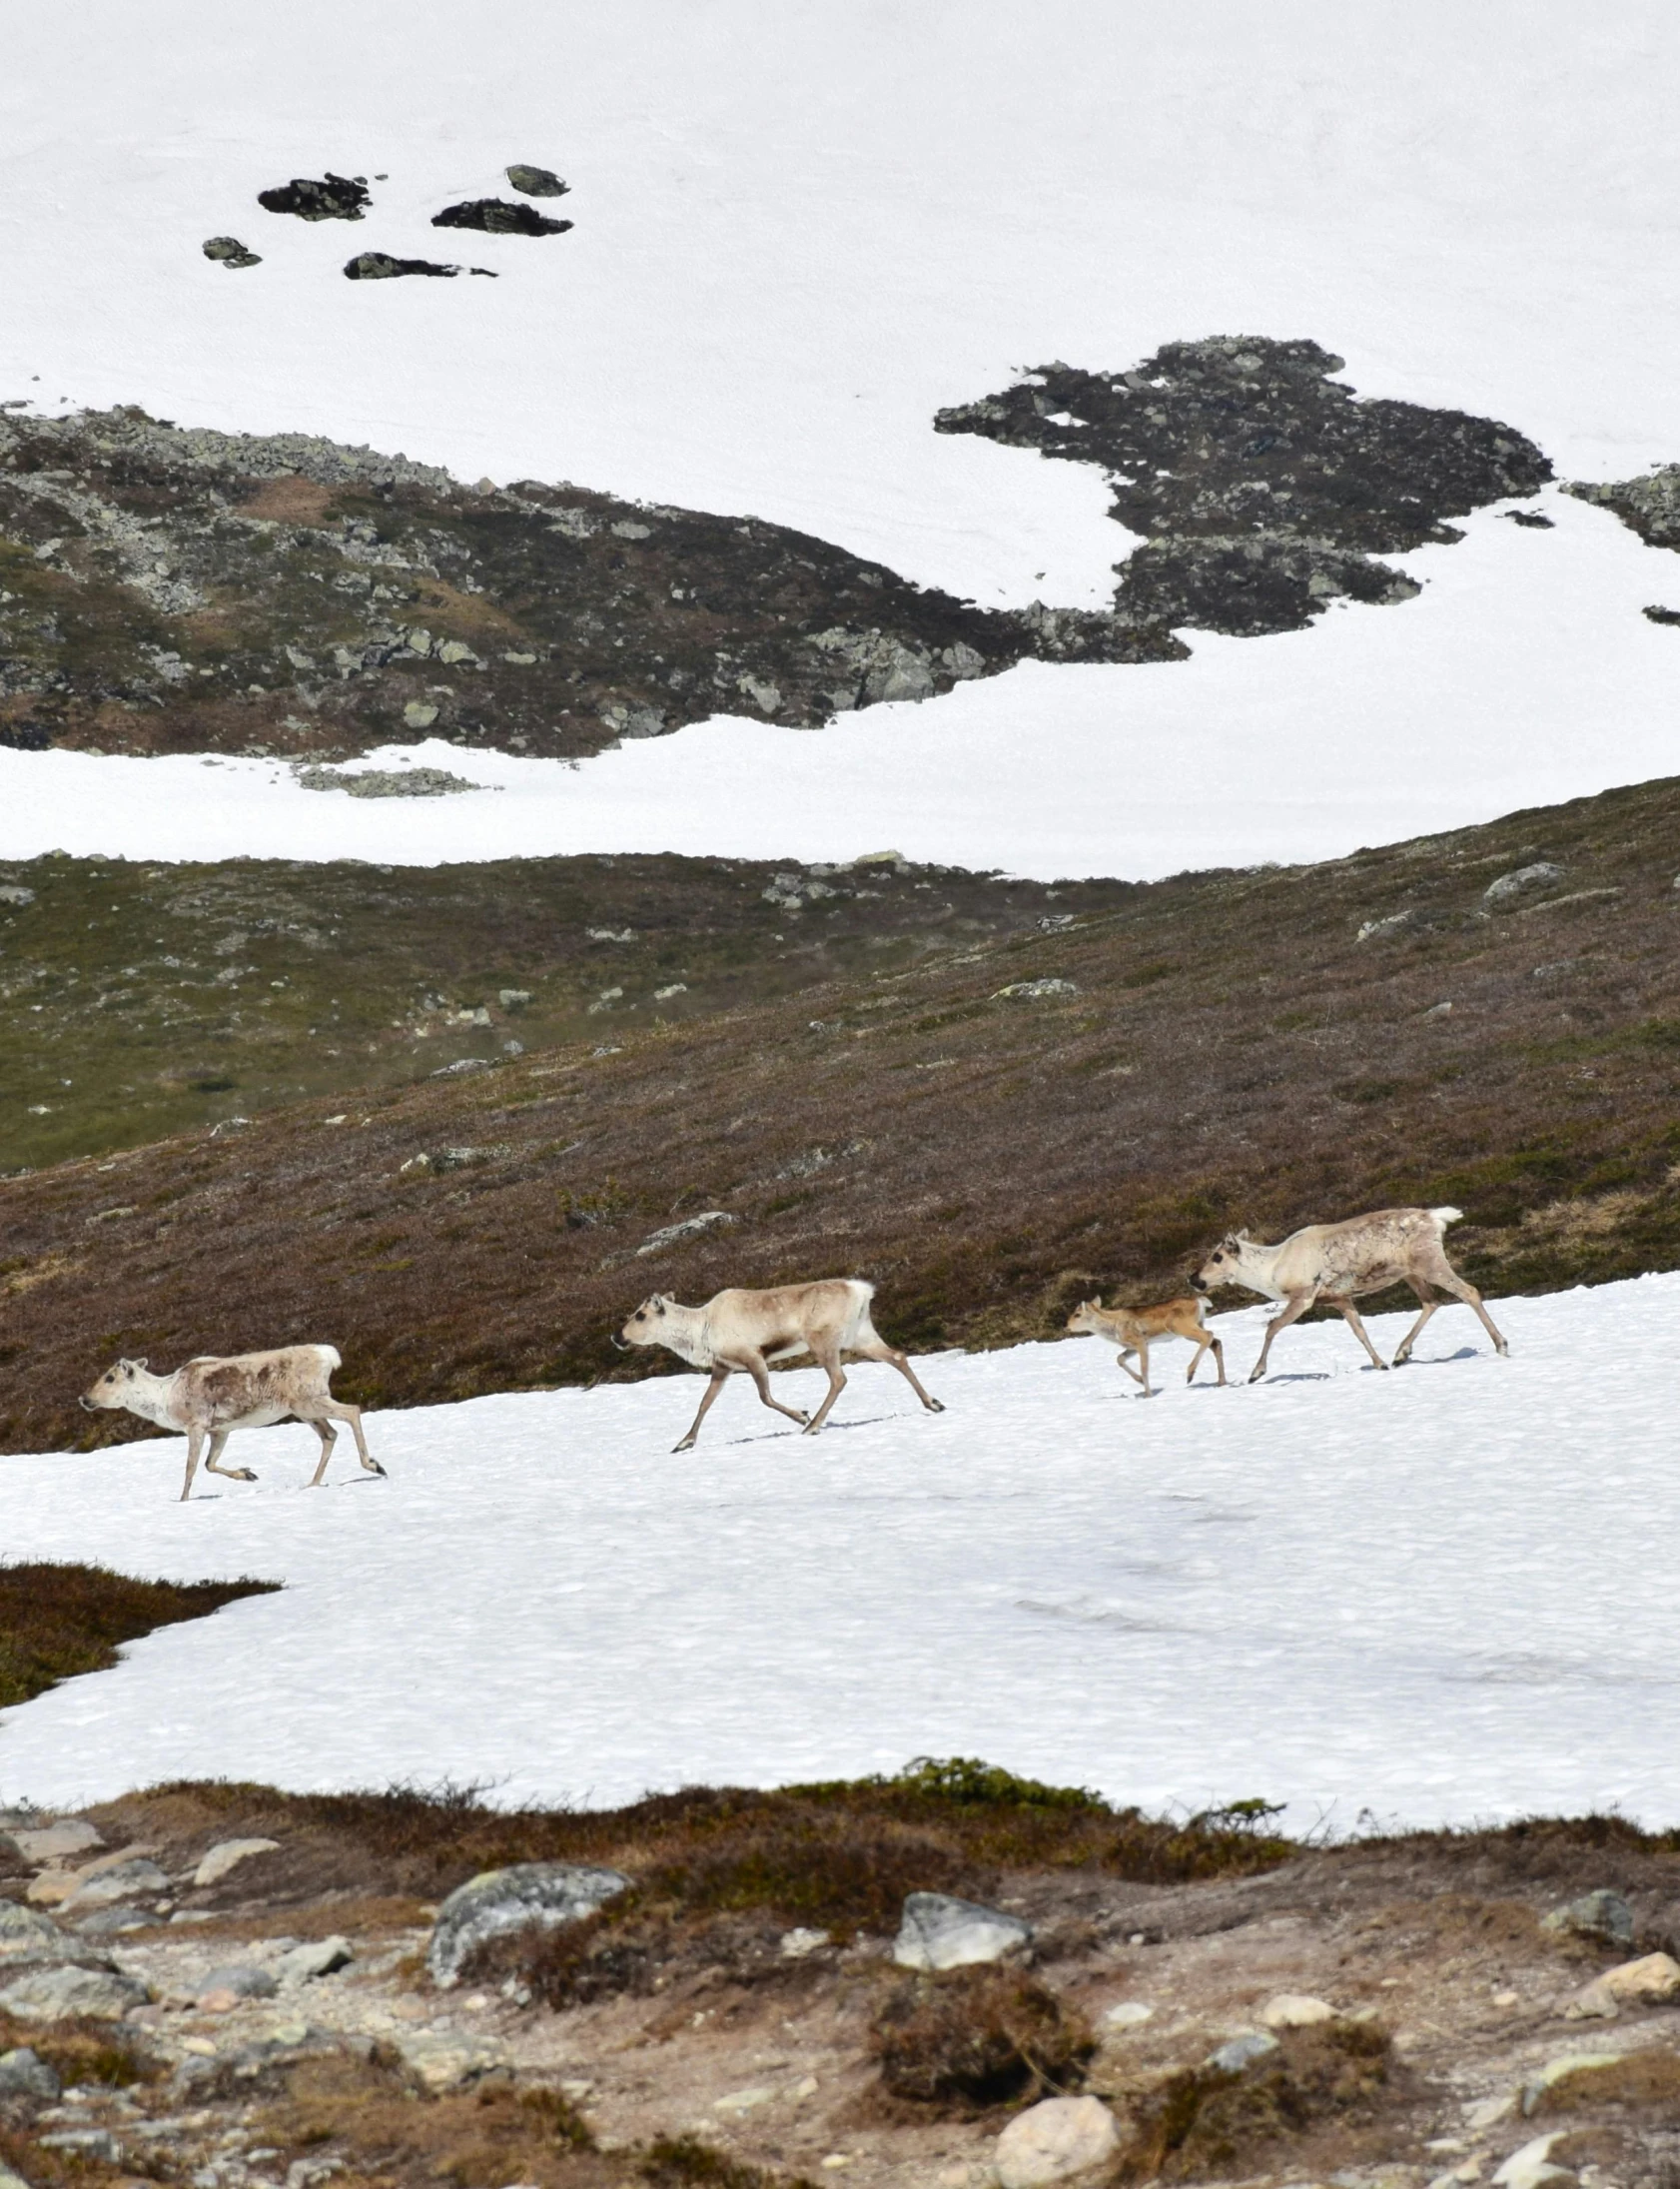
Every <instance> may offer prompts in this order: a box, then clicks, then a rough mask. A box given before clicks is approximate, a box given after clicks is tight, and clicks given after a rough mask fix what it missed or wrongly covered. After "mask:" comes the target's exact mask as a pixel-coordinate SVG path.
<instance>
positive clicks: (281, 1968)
mask: <svg viewBox="0 0 1680 2189" xmlns="http://www.w3.org/2000/svg"><path fill="white" fill-rule="evenodd" d="M355 1958H356V1955H355V1953H354V1951H353V1950H352V1948H351V1943H350V1940H349V1939H348V1938H344V1937H340V1936H339V1935H338V1934H337V1933H335V1934H334V1935H333V1936H332V1937H331V1938H314V1939H311V1940H310V1941H309V1943H308V1944H306V1945H301V1946H294V1947H293V1948H292V1950H291V1952H290V1953H283V1954H282V1955H281V1956H280V1958H279V1960H278V1961H276V1962H275V1964H274V1973H275V1975H276V1976H278V1977H279V1979H280V1981H281V1982H282V1983H283V1984H305V1983H312V1982H313V1981H314V1980H315V1979H316V1978H317V1977H318V1976H331V1975H332V1974H333V1973H334V1971H335V1970H336V1969H341V1968H348V1967H349V1966H350V1964H351V1962H352V1961H353V1960H355Z"/></svg>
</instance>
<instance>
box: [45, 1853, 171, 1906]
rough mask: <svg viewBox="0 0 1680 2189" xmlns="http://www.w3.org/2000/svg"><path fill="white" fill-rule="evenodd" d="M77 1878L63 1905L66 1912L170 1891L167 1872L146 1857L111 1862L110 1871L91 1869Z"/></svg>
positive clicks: (102, 1867) (103, 1868) (106, 1869)
mask: <svg viewBox="0 0 1680 2189" xmlns="http://www.w3.org/2000/svg"><path fill="white" fill-rule="evenodd" d="M77 1874H78V1877H79V1879H80V1882H79V1883H78V1884H77V1886H76V1889H75V1891H74V1892H73V1893H71V1894H70V1895H69V1897H68V1898H67V1899H66V1900H65V1901H64V1903H63V1905H64V1907H65V1909H66V1911H67V1912H68V1911H69V1910H70V1909H72V1908H85V1907H96V1906H104V1905H109V1904H112V1903H114V1902H116V1901H118V1900H126V1899H128V1898H129V1897H130V1895H131V1894H133V1893H137V1892H167V1891H168V1890H169V1875H168V1872H167V1871H165V1870H161V1869H160V1868H159V1867H158V1865H157V1863H156V1862H153V1861H150V1860H148V1859H147V1857H146V1856H145V1855H136V1856H133V1857H132V1858H131V1859H130V1860H128V1861H126V1862H113V1863H111V1864H110V1866H109V1867H105V1866H98V1867H94V1866H92V1865H90V1867H89V1868H88V1869H84V1870H81V1871H79V1872H78V1873H77Z"/></svg>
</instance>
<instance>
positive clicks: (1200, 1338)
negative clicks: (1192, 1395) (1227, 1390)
mask: <svg viewBox="0 0 1680 2189" xmlns="http://www.w3.org/2000/svg"><path fill="white" fill-rule="evenodd" d="M1191 1344H1192V1345H1193V1346H1195V1348H1196V1351H1195V1352H1194V1353H1193V1354H1192V1355H1191V1357H1190V1367H1189V1368H1188V1369H1187V1370H1186V1371H1185V1382H1186V1383H1187V1384H1193V1383H1195V1381H1196V1372H1197V1370H1198V1369H1199V1368H1200V1367H1201V1366H1202V1361H1203V1356H1204V1355H1205V1354H1206V1353H1207V1351H1208V1349H1209V1347H1210V1346H1212V1347H1213V1348H1214V1358H1215V1360H1216V1361H1219V1360H1220V1354H1219V1340H1218V1339H1217V1338H1210V1337H1209V1335H1208V1333H1207V1332H1206V1331H1205V1330H1204V1331H1200V1332H1198V1333H1197V1335H1196V1336H1195V1337H1193V1338H1192V1339H1191ZM1220 1382H1221V1383H1222V1384H1223V1383H1224V1382H1225V1363H1224V1362H1223V1361H1220Z"/></svg>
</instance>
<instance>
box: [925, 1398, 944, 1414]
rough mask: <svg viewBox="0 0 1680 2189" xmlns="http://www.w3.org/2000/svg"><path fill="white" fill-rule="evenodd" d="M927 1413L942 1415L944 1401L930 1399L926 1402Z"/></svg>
mask: <svg viewBox="0 0 1680 2189" xmlns="http://www.w3.org/2000/svg"><path fill="white" fill-rule="evenodd" d="M928 1412H929V1413H930V1414H943V1413H944V1412H945V1401H944V1400H943V1399H930V1400H929V1401H928Z"/></svg>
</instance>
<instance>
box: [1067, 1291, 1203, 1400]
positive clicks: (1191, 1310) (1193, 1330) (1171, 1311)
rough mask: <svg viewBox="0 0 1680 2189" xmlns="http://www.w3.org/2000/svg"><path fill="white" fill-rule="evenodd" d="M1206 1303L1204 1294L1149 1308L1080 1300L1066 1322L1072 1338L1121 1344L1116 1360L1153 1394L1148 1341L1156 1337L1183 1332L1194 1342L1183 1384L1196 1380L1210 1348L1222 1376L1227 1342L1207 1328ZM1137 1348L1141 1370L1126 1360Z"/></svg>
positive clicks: (1170, 1335) (1149, 1393)
mask: <svg viewBox="0 0 1680 2189" xmlns="http://www.w3.org/2000/svg"><path fill="white" fill-rule="evenodd" d="M1207 1317H1208V1303H1207V1301H1206V1300H1195V1299H1189V1298H1187V1299H1183V1300H1164V1301H1163V1302H1162V1303H1161V1305H1160V1306H1159V1307H1153V1308H1120V1307H1115V1308H1106V1307H1105V1306H1104V1305H1103V1303H1102V1300H1101V1299H1100V1298H1099V1299H1096V1300H1082V1301H1081V1302H1080V1304H1079V1306H1078V1307H1077V1308H1075V1310H1074V1312H1073V1313H1072V1315H1070V1316H1069V1317H1068V1328H1069V1330H1070V1331H1071V1332H1072V1333H1073V1335H1074V1336H1075V1337H1076V1338H1087V1337H1089V1338H1107V1339H1108V1341H1109V1342H1110V1344H1111V1345H1117V1346H1119V1348H1120V1357H1119V1360H1118V1362H1117V1364H1116V1365H1117V1366H1118V1367H1120V1368H1124V1369H1125V1370H1126V1373H1127V1375H1128V1376H1130V1377H1131V1379H1132V1381H1133V1382H1134V1383H1135V1384H1142V1385H1143V1387H1144V1397H1145V1398H1146V1399H1150V1398H1153V1397H1154V1396H1155V1394H1154V1393H1153V1392H1152V1391H1151V1389H1150V1342H1151V1340H1152V1339H1158V1338H1187V1339H1189V1341H1190V1343H1191V1344H1192V1345H1193V1346H1195V1348H1196V1358H1195V1359H1194V1360H1193V1361H1192V1362H1191V1364H1190V1372H1189V1374H1188V1375H1187V1376H1186V1377H1185V1382H1186V1383H1187V1384H1190V1383H1194V1382H1195V1381H1196V1372H1197V1370H1198V1369H1199V1368H1200V1367H1201V1366H1202V1356H1203V1355H1204V1354H1205V1353H1207V1352H1210V1351H1211V1352H1212V1353H1213V1356H1214V1364H1215V1366H1216V1367H1217V1368H1218V1369H1219V1372H1220V1382H1221V1383H1222V1384H1223V1383H1224V1382H1225V1347H1224V1346H1223V1345H1221V1343H1220V1341H1219V1340H1218V1339H1217V1338H1216V1337H1215V1336H1214V1334H1213V1332H1212V1331H1211V1330H1209V1329H1208V1328H1207ZM1130 1354H1136V1355H1137V1357H1138V1359H1139V1360H1140V1361H1141V1362H1142V1363H1143V1369H1144V1372H1143V1374H1142V1375H1141V1376H1140V1375H1139V1373H1138V1371H1137V1370H1136V1369H1135V1368H1132V1367H1130V1366H1129V1365H1128V1359H1127V1357H1128V1355H1130Z"/></svg>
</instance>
